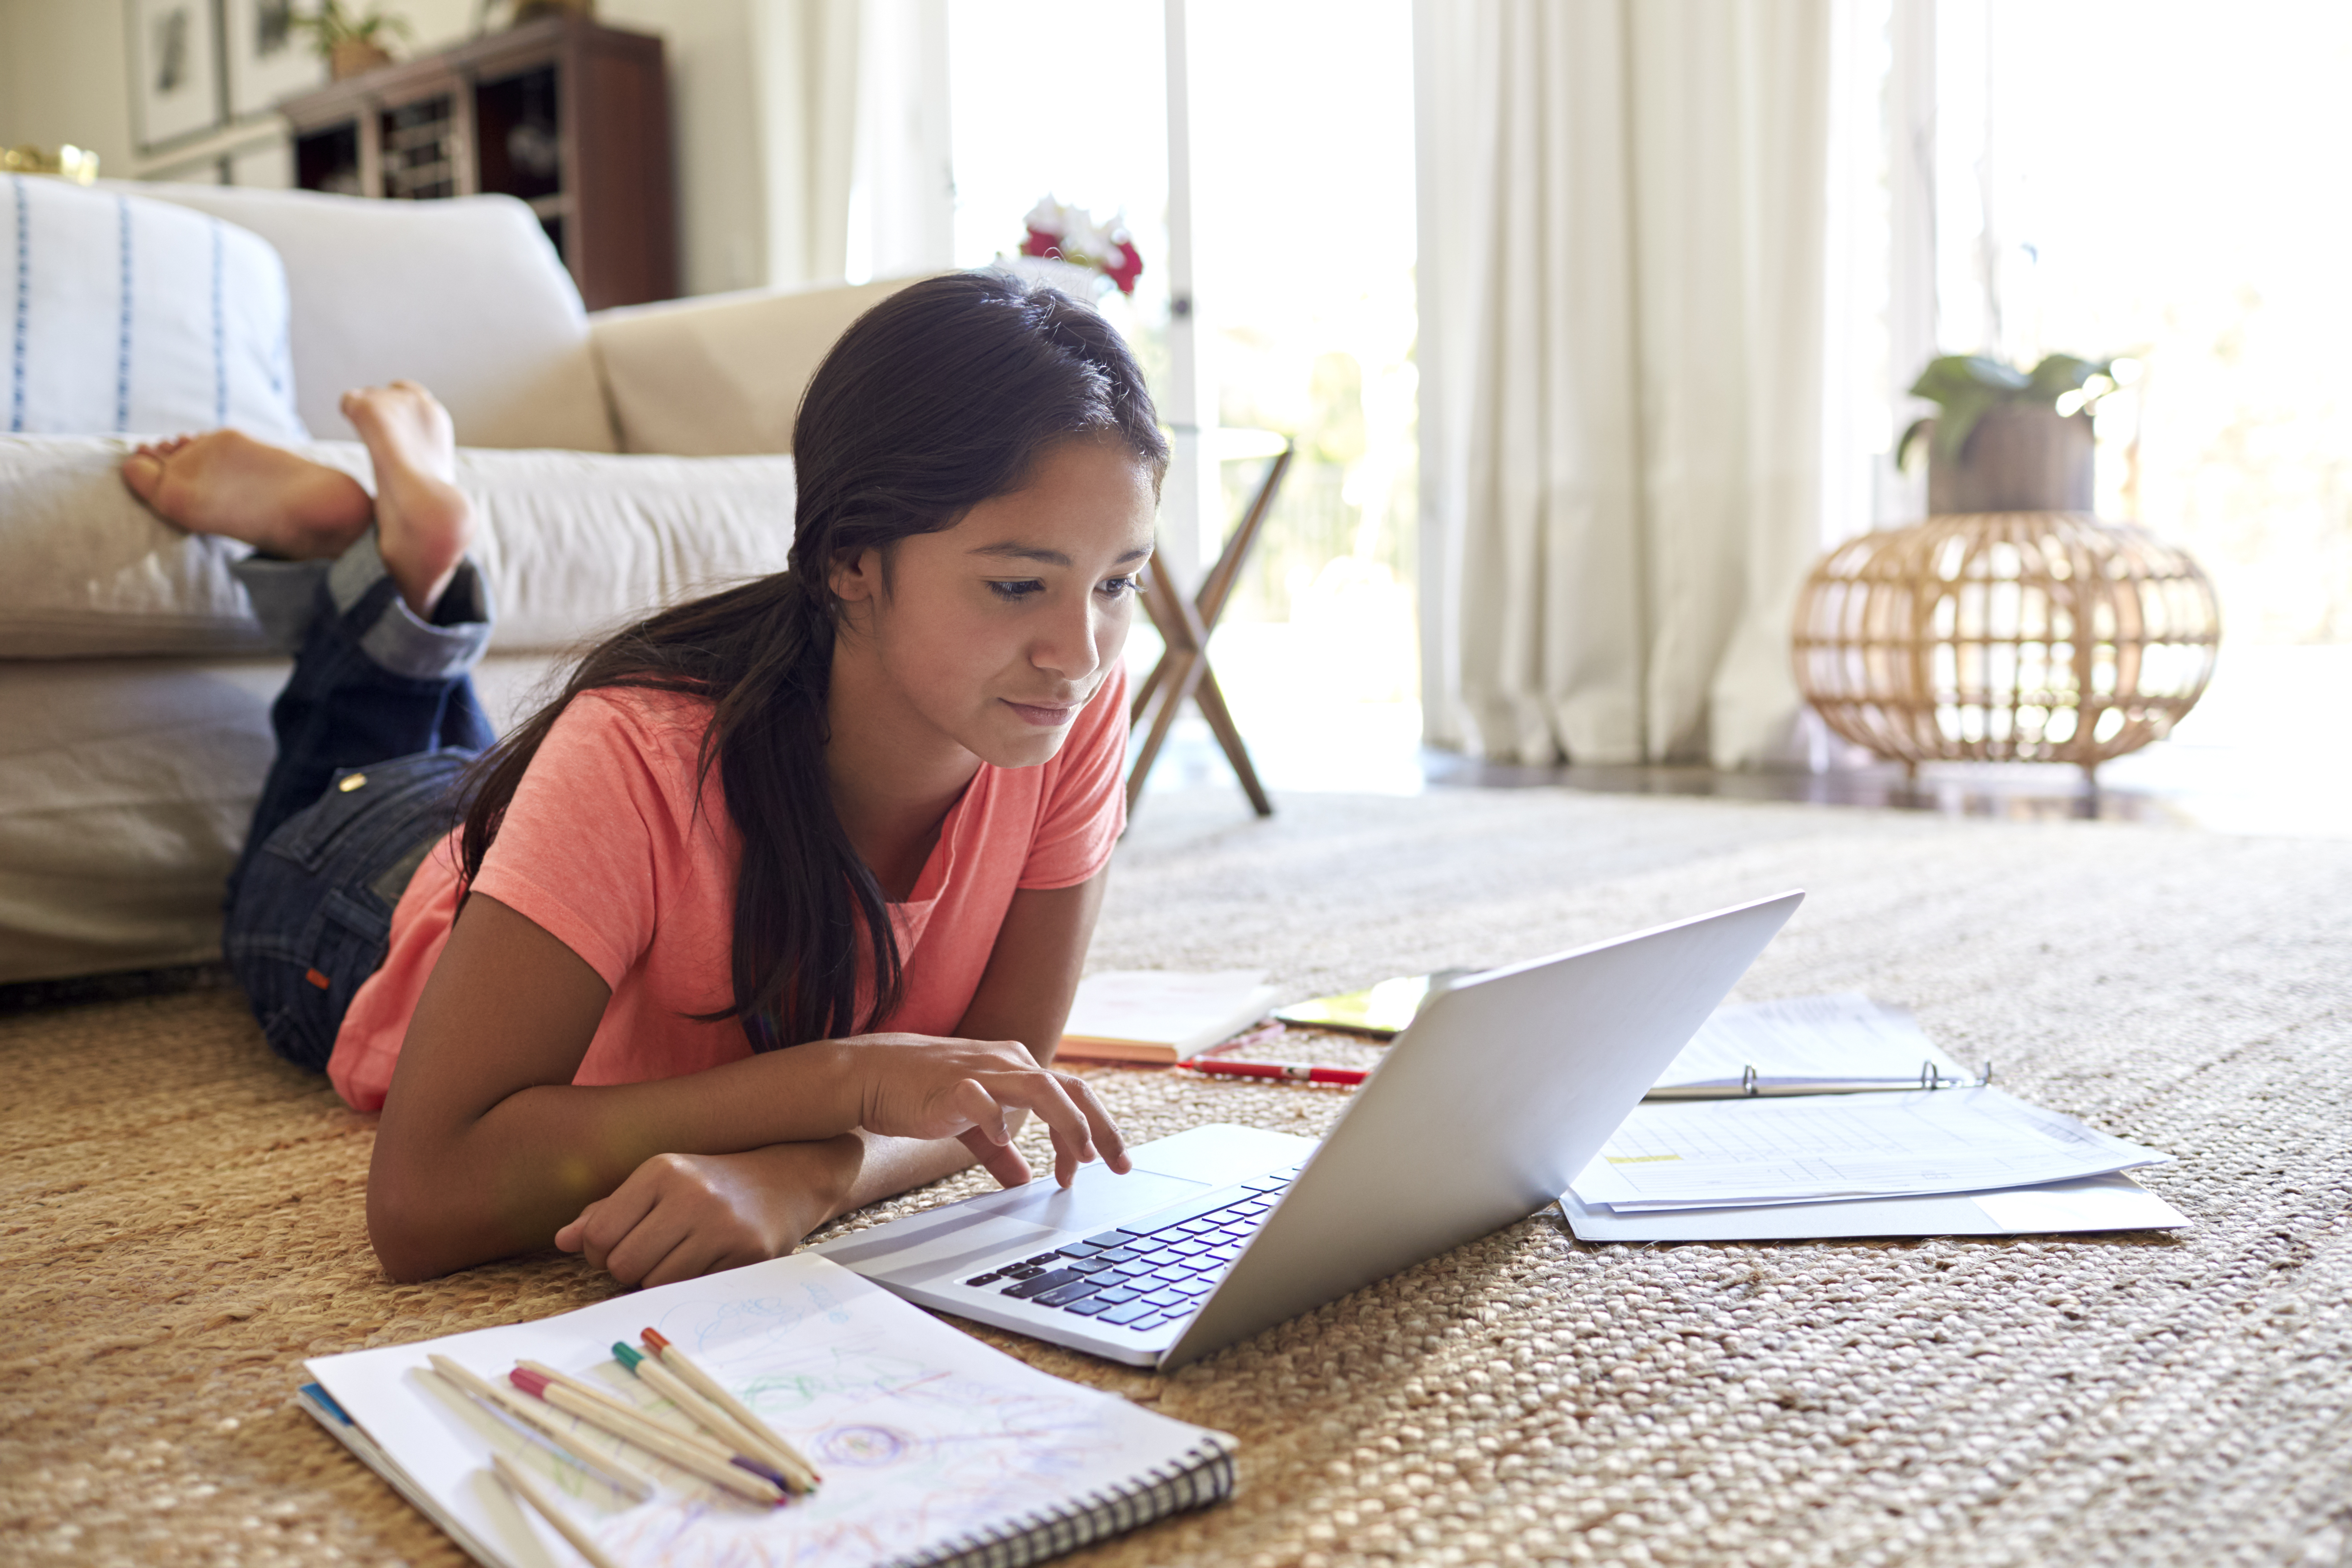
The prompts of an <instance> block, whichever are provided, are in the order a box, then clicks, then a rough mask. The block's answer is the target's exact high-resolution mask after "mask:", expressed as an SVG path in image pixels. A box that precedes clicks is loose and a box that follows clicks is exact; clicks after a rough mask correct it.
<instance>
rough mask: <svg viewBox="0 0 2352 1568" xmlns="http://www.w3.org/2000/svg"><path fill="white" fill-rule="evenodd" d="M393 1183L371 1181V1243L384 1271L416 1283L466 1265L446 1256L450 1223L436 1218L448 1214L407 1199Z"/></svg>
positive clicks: (401, 1280) (397, 1281) (403, 1282)
mask: <svg viewBox="0 0 2352 1568" xmlns="http://www.w3.org/2000/svg"><path fill="white" fill-rule="evenodd" d="M392 1185H393V1184H391V1183H387V1182H383V1181H378V1180H371V1181H370V1182H369V1183H368V1196H367V1227H368V1245H369V1246H371V1247H374V1248H375V1260H376V1262H377V1264H378V1265H380V1266H381V1267H382V1268H383V1271H384V1274H385V1275H386V1276H387V1277H388V1278H390V1279H392V1281H393V1282H394V1284H399V1285H414V1284H415V1283H417V1282H418V1281H420V1280H425V1279H435V1278H436V1277H437V1276H440V1275H443V1274H446V1273H448V1272H449V1271H450V1270H451V1269H452V1268H460V1267H462V1265H461V1264H458V1263H455V1262H452V1261H450V1260H449V1259H448V1258H446V1256H444V1254H445V1252H446V1240H445V1239H444V1238H445V1237H446V1224H445V1223H436V1221H441V1220H445V1216H439V1215H434V1214H431V1213H429V1212H426V1211H428V1210H429V1208H430V1205H425V1204H420V1203H418V1202H416V1201H415V1200H414V1199H406V1200H404V1199H403V1198H402V1197H401V1196H399V1195H398V1194H394V1192H392V1191H391V1190H390V1188H391V1187H392Z"/></svg>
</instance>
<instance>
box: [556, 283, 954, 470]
mask: <svg viewBox="0 0 2352 1568" xmlns="http://www.w3.org/2000/svg"><path fill="white" fill-rule="evenodd" d="M913 281H915V279H911V278H895V279H887V280H886V281H884V282H880V283H860V284H856V285H854V286H849V287H832V288H823V289H793V290H789V291H787V290H782V289H753V290H751V291H749V292H746V293H741V294H720V295H714V296H706V297H704V298H702V299H698V300H667V301H665V302H663V303H661V304H658V305H630V306H625V307H624V308H622V309H620V310H600V311H598V312H597V313H596V316H595V318H594V320H593V321H592V322H591V323H590V331H591V332H592V334H593V339H594V342H595V346H596V362H597V365H598V368H599V369H600V370H602V372H603V373H604V387H605V391H606V392H607V393H608V394H609V395H610V396H611V397H612V400H613V414H614V418H615V419H617V420H618V421H619V423H620V434H621V445H622V446H623V447H625V448H626V449H627V450H629V451H632V452H674V453H677V454H678V455H680V456H683V457H707V456H717V455H719V454H722V453H729V452H789V451H791V450H792V449H793V419H794V418H795V417H796V416H798V415H799V413H800V406H801V394H802V393H803V392H804V391H806V390H807V388H808V384H809V378H810V377H811V376H814V374H816V367H817V365H818V363H820V362H821V361H823V360H824V356H825V354H826V353H829V352H830V351H831V350H832V348H833V345H834V342H835V340H837V339H838V338H839V337H840V336H841V334H842V333H843V332H844V331H846V330H847V328H848V326H849V323H850V322H852V321H856V320H857V318H858V317H860V316H862V315H864V314H865V313H866V311H868V310H872V309H873V308H874V307H875V306H877V305H878V304H880V303H881V302H882V301H883V300H886V299H887V298H888V297H889V296H890V295H892V294H895V293H897V292H898V290H899V289H904V288H905V287H906V286H907V285H908V284H909V283H912V282H913Z"/></svg>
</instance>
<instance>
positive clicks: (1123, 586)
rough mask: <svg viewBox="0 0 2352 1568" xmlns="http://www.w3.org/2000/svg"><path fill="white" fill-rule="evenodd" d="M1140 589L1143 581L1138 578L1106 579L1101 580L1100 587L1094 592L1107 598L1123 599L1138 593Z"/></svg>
mask: <svg viewBox="0 0 2352 1568" xmlns="http://www.w3.org/2000/svg"><path fill="white" fill-rule="evenodd" d="M1142 588H1143V579H1142V578H1140V577H1107V578H1105V579H1104V580H1103V584H1102V586H1101V587H1100V588H1098V589H1097V590H1096V592H1097V593H1099V594H1101V595H1104V596H1105V597H1107V598H1112V599H1118V598H1124V597H1125V596H1126V595H1129V594H1134V593H1139V592H1141V591H1142Z"/></svg>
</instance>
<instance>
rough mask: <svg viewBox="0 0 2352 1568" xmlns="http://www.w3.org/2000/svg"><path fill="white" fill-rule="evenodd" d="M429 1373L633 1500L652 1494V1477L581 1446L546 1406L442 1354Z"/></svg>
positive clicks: (643, 1498)
mask: <svg viewBox="0 0 2352 1568" xmlns="http://www.w3.org/2000/svg"><path fill="white" fill-rule="evenodd" d="M433 1370H434V1371H435V1372H436V1373H440V1374H441V1375H442V1376H443V1377H445V1378H446V1379H448V1380H449V1382H450V1383H452V1384H455V1385H457V1387H458V1388H459V1389H461V1390H463V1391H464V1392H465V1393H467V1394H471V1395H473V1396H474V1397H475V1398H476V1399H478V1400H479V1401H481V1402H482V1403H483V1404H485V1405H490V1406H492V1407H493V1408H495V1409H497V1410H499V1412H501V1413H502V1414H505V1415H511V1416H513V1417H514V1418H515V1419H516V1420H518V1421H520V1422H522V1423H523V1424H524V1425H525V1426H529V1427H530V1429H531V1431H532V1433H533V1434H534V1435H535V1436H539V1437H541V1439H543V1440H544V1441H546V1442H547V1443H549V1444H550V1445H551V1446H552V1447H556V1448H558V1449H560V1450H562V1453H563V1454H564V1456H565V1457H566V1458H570V1459H572V1460H574V1461H575V1462H577V1463H578V1464H580V1465H581V1466H582V1467H583V1468H587V1469H589V1470H593V1471H594V1472H595V1473H596V1474H597V1475H599V1476H602V1477H604V1479H606V1480H608V1481H610V1482H612V1483H613V1484H614V1486H616V1487H618V1488H620V1489H622V1490H623V1491H625V1492H626V1493H628V1494H629V1496H631V1497H633V1498H635V1499H636V1500H637V1501H639V1502H644V1501H645V1500H647V1499H648V1498H650V1497H652V1496H653V1495H654V1491H655V1487H654V1483H653V1478H652V1477H650V1476H647V1475H646V1474H644V1473H643V1472H642V1471H640V1470H637V1469H635V1468H633V1467H631V1466H628V1465H625V1464H623V1463H622V1462H621V1461H620V1460H618V1459H615V1458H613V1457H612V1456H611V1455H609V1454H600V1453H598V1452H596V1450H595V1449H593V1448H591V1447H587V1446H586V1445H584V1444H583V1443H581V1442H580V1441H579V1440H578V1439H577V1438H575V1437H573V1436H572V1435H571V1434H570V1433H568V1432H566V1431H565V1430H564V1429H563V1427H562V1424H560V1423H558V1422H555V1421H551V1420H550V1419H549V1418H548V1416H547V1414H546V1406H544V1405H536V1404H534V1402H532V1401H530V1400H528V1399H525V1398H524V1397H523V1396H522V1395H520V1394H517V1393H515V1392H514V1391H513V1390H512V1389H502V1388H499V1386H498V1385H497V1384H493V1383H491V1382H489V1381H488V1380H487V1379H485V1378H483V1377H480V1376H479V1375H478V1374H477V1373H474V1372H473V1371H472V1370H471V1369H469V1368H467V1367H464V1366H460V1365H458V1364H457V1363H456V1362H454V1361H451V1360H450V1359H449V1358H448V1357H447V1356H446V1355H440V1354H436V1355H435V1356H434V1357H433Z"/></svg>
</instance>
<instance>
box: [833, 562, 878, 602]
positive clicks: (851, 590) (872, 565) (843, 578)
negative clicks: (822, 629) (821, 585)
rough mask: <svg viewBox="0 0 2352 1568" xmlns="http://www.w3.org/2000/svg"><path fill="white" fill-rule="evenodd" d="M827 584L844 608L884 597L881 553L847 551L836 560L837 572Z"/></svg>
mask: <svg viewBox="0 0 2352 1568" xmlns="http://www.w3.org/2000/svg"><path fill="white" fill-rule="evenodd" d="M825 583H826V585H827V586H828V587H830V588H831V589H832V590H833V596H834V597H835V599H838V600H840V601H841V602H842V603H843V604H860V603H863V602H864V601H866V600H868V599H877V598H880V597H881V596H882V552H880V551H878V550H872V549H867V550H844V551H841V552H838V553H837V554H835V556H834V558H833V569H832V571H831V572H829V573H828V574H826V578H825Z"/></svg>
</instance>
